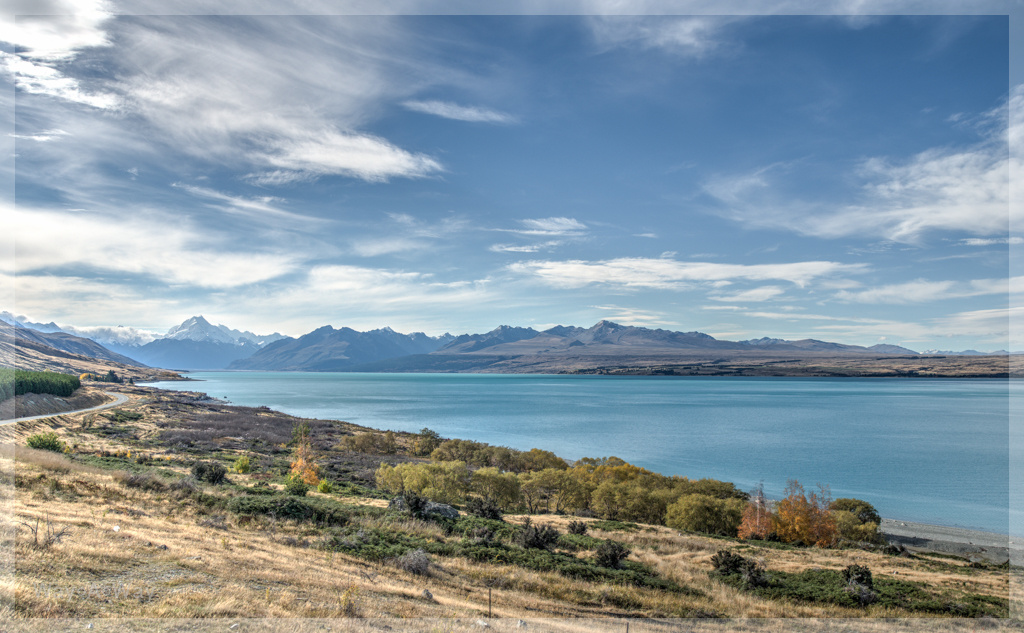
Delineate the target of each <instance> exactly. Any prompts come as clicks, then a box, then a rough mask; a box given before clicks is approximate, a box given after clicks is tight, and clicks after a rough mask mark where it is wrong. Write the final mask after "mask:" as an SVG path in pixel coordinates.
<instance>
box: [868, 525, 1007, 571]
mask: <svg viewBox="0 0 1024 633" xmlns="http://www.w3.org/2000/svg"><path fill="white" fill-rule="evenodd" d="M879 531H881V532H882V534H883V535H884V536H885V538H886V540H888V541H889V542H890V543H898V544H900V545H903V546H905V547H906V548H907V549H910V550H912V551H924V552H940V553H943V554H954V555H957V556H963V557H964V558H968V559H970V560H972V561H975V560H976V561H985V562H990V563H999V564H1001V563H1005V562H1006V561H1007V560H1009V559H1010V557H1011V550H1012V552H1013V554H1012V556H1013V563H1014V564H1015V565H1019V564H1021V562H1022V555H1021V554H1022V552H1021V546H1022V545H1024V538H1020V537H1009V536H1007V535H1005V534H996V533H994V532H981V531H978V530H967V529H964V528H955V527H946V526H942V525H929V524H927V523H912V522H910V521H894V520H892V519H882V524H881V525H880V526H879Z"/></svg>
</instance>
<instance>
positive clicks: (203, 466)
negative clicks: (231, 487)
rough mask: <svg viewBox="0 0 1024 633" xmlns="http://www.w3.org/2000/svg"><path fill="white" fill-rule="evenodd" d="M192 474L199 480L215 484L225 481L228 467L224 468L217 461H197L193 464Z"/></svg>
mask: <svg viewBox="0 0 1024 633" xmlns="http://www.w3.org/2000/svg"><path fill="white" fill-rule="evenodd" d="M191 472H192V476H193V477H195V478H196V479H197V480H199V481H205V482H207V483H211V484H213V485H217V484H219V483H221V482H223V481H224V477H225V476H226V475H227V474H228V470H227V468H224V467H223V466H221V465H220V464H218V463H217V462H196V463H194V464H192V471H191Z"/></svg>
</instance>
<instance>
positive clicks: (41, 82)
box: [0, 52, 120, 109]
mask: <svg viewBox="0 0 1024 633" xmlns="http://www.w3.org/2000/svg"><path fill="white" fill-rule="evenodd" d="M0 67H2V68H3V70H4V71H6V72H7V73H8V74H10V75H11V77H13V79H14V85H15V86H17V87H18V88H20V89H21V90H23V91H25V92H27V93H30V94H38V95H48V96H51V97H56V98H58V99H63V100H65V101H70V102H72V103H81V104H84V105H88V106H92V107H94V108H99V109H111V108H116V107H117V106H118V105H120V99H119V98H118V97H117V96H116V95H113V94H109V93H92V92H86V91H84V90H82V88H81V84H80V83H79V82H78V80H77V79H74V78H72V77H68V76H66V75H64V74H63V73H62V72H60V71H59V70H57V69H55V68H53V67H52V66H49V65H47V64H46V63H40V62H34V61H30V60H28V59H24V58H23V57H20V56H18V55H11V54H8V53H3V52H0Z"/></svg>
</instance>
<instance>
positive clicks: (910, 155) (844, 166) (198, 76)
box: [0, 1, 1024, 350]
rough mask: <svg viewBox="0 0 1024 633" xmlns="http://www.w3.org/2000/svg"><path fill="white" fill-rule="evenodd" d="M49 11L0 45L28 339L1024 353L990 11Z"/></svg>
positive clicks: (13, 271)
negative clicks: (456, 336) (228, 337)
mask: <svg viewBox="0 0 1024 633" xmlns="http://www.w3.org/2000/svg"><path fill="white" fill-rule="evenodd" d="M737 4H739V3H737ZM932 4H933V5H936V4H938V3H932ZM33 6H34V7H38V6H40V5H38V4H36V5H33ZM70 6H73V7H74V14H73V15H67V13H68V12H69V10H68V9H67V8H66V7H62V6H61V3H60V2H56V1H53V2H50V3H49V4H47V5H45V7H44V8H43V9H37V8H33V9H31V10H33V11H39V12H40V13H48V14H51V15H47V16H37V17H29V16H24V15H22V16H17V17H14V16H11V15H8V16H5V22H4V23H3V24H2V25H0V28H2V30H0V40H3V41H5V42H7V46H6V48H5V51H6V52H4V53H3V58H2V62H3V64H2V67H3V69H4V72H3V73H2V76H3V81H5V83H6V85H7V87H8V89H7V90H6V91H4V97H3V98H4V99H5V100H6V105H7V107H6V108H4V111H5V112H6V114H7V119H8V125H9V127H10V130H11V132H10V135H9V136H8V140H9V143H10V149H11V153H12V154H13V160H10V161H8V162H7V163H6V164H5V170H4V180H3V184H4V200H5V202H4V203H3V204H4V215H5V216H9V217H10V222H9V223H8V225H9V226H13V231H11V233H10V235H13V238H10V237H9V238H8V241H10V239H13V240H14V246H13V248H14V253H15V256H14V257H13V258H10V257H8V258H7V260H8V264H5V268H4V270H3V271H2V275H3V278H4V280H5V287H6V288H7V290H6V291H5V292H6V293H7V294H5V297H7V298H8V299H9V300H8V301H7V302H6V304H5V305H6V306H13V307H7V308H6V309H11V311H12V312H16V313H18V314H24V315H27V316H28V317H30V318H32V319H33V320H37V321H49V320H55V321H57V322H58V323H61V324H69V325H76V326H87V327H88V326H113V325H128V326H134V327H138V328H144V329H151V330H155V331H162V330H165V329H167V328H168V327H170V326H172V325H174V324H176V323H178V322H181V321H182V320H184V319H185V318H187V317H189V316H191V315H194V314H203V315H205V316H206V317H207V318H208V319H209V320H211V321H212V322H215V323H217V322H220V323H224V324H226V325H229V326H231V327H233V328H238V329H242V330H251V331H255V332H260V333H269V332H271V331H280V332H282V333H285V334H290V335H301V334H303V333H305V332H308V331H310V330H312V329H314V328H316V327H319V326H321V325H324V324H332V325H334V326H336V327H340V326H349V327H353V328H355V329H372V328H376V327H383V326H390V327H392V328H394V329H395V330H398V331H406V332H407V331H425V332H427V333H429V334H440V333H443V332H444V331H451V332H453V333H463V332H482V331H486V330H490V329H492V328H494V327H496V326H497V325H500V324H511V325H520V326H532V327H535V328H538V329H540V328H546V327H550V326H552V325H555V324H564V325H581V326H589V325H592V324H593V323H595V322H596V321H598V320H600V319H611V320H615V321H618V322H621V323H627V324H635V325H644V326H648V327H662V328H667V329H673V330H685V331H690V330H699V331H703V332H706V333H709V334H711V335H713V336H716V337H719V338H727V339H747V338H754V337H761V336H771V337H781V338H791V339H792V338H806V337H811V338H819V339H826V340H835V341H841V342H846V343H856V344H863V345H872V344H875V343H879V342H886V343H894V344H901V345H905V346H907V347H911V348H913V349H917V350H925V349H965V348H976V349H984V350H993V349H1000V348H1007V347H1011V346H1016V347H1014V348H1015V349H1017V348H1024V345H1021V343H1019V342H1018V340H1019V339H1018V338H1013V337H1011V334H1010V329H1009V326H1010V324H1011V317H1012V316H1013V315H1014V314H1016V311H1015V307H1016V306H1017V305H1019V301H1017V299H1018V298H1019V293H1020V292H1022V291H1024V277H1022V276H1020V275H1015V274H1014V273H1013V268H1014V267H1013V266H1012V265H1011V264H1012V260H1011V255H1012V254H1013V253H1014V252H1015V251H1016V250H1017V247H1016V245H1017V244H1019V243H1024V233H1022V232H1020V231H1016V232H1015V231H1013V230H1011V228H1012V227H1015V226H1017V222H1016V220H1017V214H1016V209H1017V208H1019V206H1020V205H1019V198H1018V197H1017V196H1019V195H1020V194H1021V188H1020V186H1019V184H1011V183H1019V182H1020V179H1019V178H1016V179H1011V177H1010V173H1011V170H1018V169H1020V164H1021V160H1020V149H1019V147H1020V143H1019V140H1020V138H1021V136H1020V135H1021V132H1020V130H1021V129H1022V123H1024V86H1022V79H1021V77H1019V76H1018V75H1015V74H1014V73H1018V72H1020V71H1019V68H1018V65H1016V64H1013V61H1014V59H1015V56H1016V55H1017V52H1016V49H1014V50H1011V41H1012V38H1011V33H1012V31H1013V29H1014V24H1015V22H1014V20H1015V19H1016V18H1015V16H1008V15H1007V13H1008V10H1007V7H1012V5H1008V4H1006V3H970V4H967V3H962V2H961V3H955V2H949V3H941V6H939V7H938V8H939V9H941V10H938V11H935V12H936V13H963V12H964V11H965V10H970V11H979V12H982V13H986V12H987V13H993V14H996V15H974V16H970V15H917V16H915V15H900V13H902V12H904V11H905V12H906V13H919V12H922V11H923V7H922V3H919V2H918V3H912V2H907V3H899V2H895V3H893V2H886V3H871V2H866V3H865V2H858V3H856V4H851V5H850V6H849V8H845V7H844V6H843V5H842V4H841V3H839V4H837V5H836V6H834V7H833V9H834V12H835V15H827V16H826V15H792V14H799V13H802V12H803V11H817V7H816V5H814V4H808V5H807V6H806V7H801V6H800V3H795V4H794V3H776V4H773V3H765V4H763V5H759V8H758V11H760V12H763V13H765V15H744V14H743V12H742V11H731V12H732V13H735V14H734V15H717V16H712V15H700V14H701V13H702V12H703V11H701V10H699V9H701V7H705V8H706V5H704V4H702V3H687V4H680V5H679V6H680V7H682V8H683V9H685V11H683V13H689V14H688V15H620V14H619V13H621V11H618V10H617V8H618V7H621V5H618V4H614V3H583V2H581V3H577V4H574V5H572V6H574V7H576V8H577V9H579V10H578V11H574V13H579V15H536V13H541V12H543V7H544V5H543V3H542V4H536V5H532V4H527V3H520V4H519V5H518V8H519V9H520V11H519V12H520V13H534V14H535V15H513V16H481V15H476V16H473V15H422V14H423V13H430V12H431V11H430V10H431V9H432V8H436V7H437V6H439V5H437V4H436V3H435V4H433V5H432V4H429V3H393V4H390V5H375V6H376V7H377V8H379V7H381V6H389V7H391V9H392V10H391V12H390V13H391V14H389V15H358V16H350V15H337V13H339V12H338V11H337V8H338V7H339V6H348V7H355V8H358V6H357V5H356V4H348V5H343V4H339V3H324V4H317V3H313V4H312V5H311V4H309V3H304V4H302V5H297V7H299V9H301V10H299V9H296V10H294V11H287V10H282V5H279V4H275V5H274V8H273V12H275V13H278V14H288V13H295V14H296V15H273V16H260V15H232V14H233V13H238V11H236V10H234V9H237V8H238V4H237V3H229V4H218V3H181V4H177V5H175V4H172V5H170V7H171V8H170V9H167V8H166V7H164V10H161V11H160V12H161V13H166V14H165V15H161V16H151V15H145V14H147V13H151V12H152V11H151V9H152V7H149V5H147V4H146V3H125V2H122V3H118V2H94V3H92V4H91V5H90V3H88V2H76V3H73V4H72V5H70ZM162 6H163V5H162ZM253 6H257V7H258V6H260V5H249V9H248V10H252V7H253ZM448 6H449V7H450V6H455V5H451V4H450V3H449V5H448ZM503 6H505V5H503ZM510 6H512V5H510ZM648 6H651V5H646V4H643V3H640V4H636V5H631V10H635V7H648ZM658 6H659V7H662V9H659V10H663V7H664V6H665V5H658ZM715 6H716V7H723V6H724V7H728V6H729V5H728V3H727V4H725V5H722V4H718V5H715ZM211 7H212V8H213V9H215V10H210V9H211ZM318 7H320V9H318ZM762 7H763V8H762ZM773 7H775V8H778V9H779V10H778V11H772V10H771V9H772V8H773ZM854 8H856V12H855V13H856V14H854V11H853V9H854ZM527 9H532V10H527ZM782 9H785V10H784V11H783V10H782ZM801 9H803V11H802V10H801ZM28 10H29V9H25V11H26V12H27V11H28ZM353 10H355V9H353ZM496 10H497V9H496ZM216 12H221V13H224V15H219V16H211V15H205V16H204V15H200V14H209V13H216ZM356 12H358V11H356ZM728 12H729V11H725V10H723V13H728ZM923 12H926V13H927V12H928V11H923ZM300 13H301V14H303V15H300ZM318 13H330V14H332V15H316V14H318ZM767 13H780V14H781V13H787V14H790V15H767ZM879 13H887V14H891V15H873V14H879ZM61 14H64V15H61ZM170 14H178V15H170ZM193 14H194V15H193ZM416 14H420V15H416ZM998 14H1001V15H998ZM1008 139H1009V143H1008ZM1011 148H1016V149H1014V150H1013V153H1012V154H1011V152H1010V150H1011ZM1011 196H1013V199H1014V200H1016V201H1018V203H1017V204H1016V206H1015V207H1014V212H1013V213H1011V206H1010V202H1011ZM1018 228H1019V227H1018ZM7 246H8V247H9V246H10V245H9V244H8V245H7Z"/></svg>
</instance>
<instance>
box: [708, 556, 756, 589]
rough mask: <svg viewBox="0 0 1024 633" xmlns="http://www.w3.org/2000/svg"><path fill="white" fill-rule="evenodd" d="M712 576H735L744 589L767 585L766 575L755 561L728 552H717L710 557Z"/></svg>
mask: <svg viewBox="0 0 1024 633" xmlns="http://www.w3.org/2000/svg"><path fill="white" fill-rule="evenodd" d="M711 564H712V565H714V571H713V572H712V573H713V574H716V575H718V576H722V577H730V576H736V577H738V578H739V581H740V584H741V585H742V586H743V587H744V588H748V589H753V588H756V587H764V586H766V585H767V584H768V574H767V572H766V571H765V568H764V567H763V566H761V564H760V563H758V562H757V561H754V560H751V559H749V558H743V557H742V556H740V555H739V554H733V553H732V552H730V551H728V550H719V551H718V552H716V553H715V555H714V556H712V557H711Z"/></svg>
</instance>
